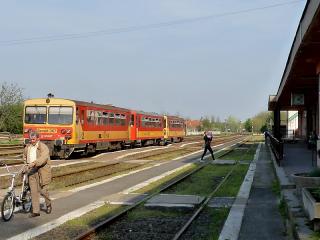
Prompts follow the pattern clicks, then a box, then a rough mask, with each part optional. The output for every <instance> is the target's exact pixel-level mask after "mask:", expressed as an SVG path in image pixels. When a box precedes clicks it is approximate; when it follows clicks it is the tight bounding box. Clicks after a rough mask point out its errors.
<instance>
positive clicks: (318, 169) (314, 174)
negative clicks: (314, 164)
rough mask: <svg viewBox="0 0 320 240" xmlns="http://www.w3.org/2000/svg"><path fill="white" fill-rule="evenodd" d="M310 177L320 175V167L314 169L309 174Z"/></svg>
mask: <svg viewBox="0 0 320 240" xmlns="http://www.w3.org/2000/svg"><path fill="white" fill-rule="evenodd" d="M308 177H320V168H317V169H315V170H312V171H311V172H310V173H309V174H308Z"/></svg>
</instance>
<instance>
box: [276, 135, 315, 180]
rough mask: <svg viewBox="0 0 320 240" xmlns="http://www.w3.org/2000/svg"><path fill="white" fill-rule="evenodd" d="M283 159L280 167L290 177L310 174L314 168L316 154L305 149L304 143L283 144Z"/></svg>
mask: <svg viewBox="0 0 320 240" xmlns="http://www.w3.org/2000/svg"><path fill="white" fill-rule="evenodd" d="M283 152H284V158H283V160H282V161H281V163H280V165H281V167H282V168H283V169H284V171H285V173H286V174H287V175H288V176H290V175H291V174H294V173H302V172H310V171H312V170H313V169H315V168H316V152H315V151H313V150H310V149H308V148H307V144H306V143H305V142H304V141H302V140H301V141H298V142H296V143H285V144H284V146H283Z"/></svg>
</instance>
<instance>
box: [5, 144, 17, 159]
mask: <svg viewBox="0 0 320 240" xmlns="http://www.w3.org/2000/svg"><path fill="white" fill-rule="evenodd" d="M22 152H23V145H22V144H0V158H1V157H4V156H6V157H12V156H17V155H22Z"/></svg>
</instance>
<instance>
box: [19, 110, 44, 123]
mask: <svg viewBox="0 0 320 240" xmlns="http://www.w3.org/2000/svg"><path fill="white" fill-rule="evenodd" d="M24 122H25V123H30V124H44V123H46V122H47V108H46V107H36V106H34V107H26V109H25V117H24Z"/></svg>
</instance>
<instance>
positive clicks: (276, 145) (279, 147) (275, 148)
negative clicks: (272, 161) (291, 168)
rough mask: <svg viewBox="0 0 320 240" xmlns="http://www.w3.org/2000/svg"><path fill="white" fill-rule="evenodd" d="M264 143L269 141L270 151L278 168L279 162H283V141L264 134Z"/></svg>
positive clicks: (267, 133) (266, 133)
mask: <svg viewBox="0 0 320 240" xmlns="http://www.w3.org/2000/svg"><path fill="white" fill-rule="evenodd" d="M265 138H266V141H267V139H269V141H270V146H271V150H272V152H273V153H274V155H275V157H276V160H277V163H278V165H279V166H280V164H281V161H282V160H283V141H282V140H281V139H280V140H278V139H277V138H275V137H274V136H272V135H271V134H270V133H269V132H265Z"/></svg>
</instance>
